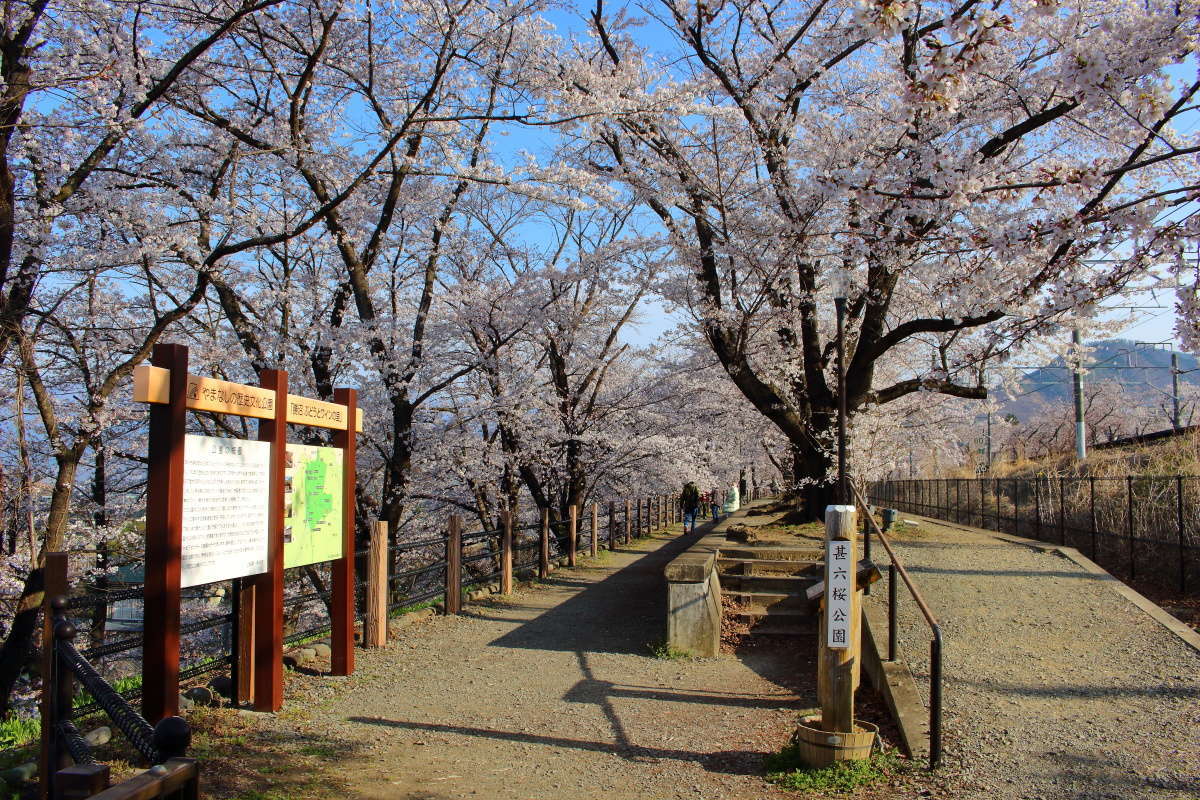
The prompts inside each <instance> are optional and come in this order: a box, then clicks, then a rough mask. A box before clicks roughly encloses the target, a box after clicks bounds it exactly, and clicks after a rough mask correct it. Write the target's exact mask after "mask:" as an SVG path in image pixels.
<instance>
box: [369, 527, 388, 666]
mask: <svg viewBox="0 0 1200 800" xmlns="http://www.w3.org/2000/svg"><path fill="white" fill-rule="evenodd" d="M387 543H388V524H387V523H386V522H384V521H383V520H379V521H377V522H376V523H375V524H374V525H373V526H371V548H370V552H369V553H368V555H367V619H366V622H365V624H364V627H363V646H364V647H383V646H384V645H385V644H387V601H388V570H387V554H388V549H387Z"/></svg>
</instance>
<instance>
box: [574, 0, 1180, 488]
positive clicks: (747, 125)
mask: <svg viewBox="0 0 1200 800" xmlns="http://www.w3.org/2000/svg"><path fill="white" fill-rule="evenodd" d="M643 10H644V12H645V13H646V15H647V22H646V23H645V24H646V25H647V26H649V27H650V28H651V29H652V31H653V35H654V36H656V37H660V38H666V39H668V40H669V41H670V42H671V43H672V44H673V48H672V50H671V51H670V52H669V53H664V52H661V51H660V52H655V51H652V50H651V49H650V48H649V47H648V46H647V45H646V44H644V42H646V41H648V40H650V39H651V36H649V35H647V34H645V33H639V32H637V30H636V27H637V26H636V23H635V21H634V19H633V17H632V16H631V15H630V11H629V10H628V9H624V8H622V9H618V10H617V11H615V12H612V11H609V10H608V9H607V8H606V7H605V5H604V4H603V2H599V3H597V5H596V6H595V9H594V11H593V12H592V14H591V19H590V22H591V31H590V33H591V36H590V38H587V39H581V40H578V41H577V42H576V43H575V50H576V59H575V61H573V62H572V63H571V64H570V65H569V66H568V67H566V68H564V70H563V74H562V76H561V89H560V91H559V94H558V96H559V97H560V98H561V102H564V103H566V102H570V103H574V104H575V105H576V107H577V108H581V109H586V110H587V111H588V112H589V113H591V114H595V115H597V116H595V117H588V118H586V119H583V120H581V121H579V122H578V124H577V125H576V126H575V127H574V128H573V129H572V131H571V133H572V134H574V135H575V136H577V137H578V138H577V142H578V149H577V156H578V158H577V161H578V163H579V165H580V166H583V167H586V168H588V169H590V170H591V171H592V172H593V174H595V175H597V176H603V177H605V178H608V179H610V180H613V181H618V182H620V183H621V184H623V185H624V186H625V187H626V189H627V191H628V192H629V193H630V195H631V196H632V197H635V198H637V199H638V200H640V201H641V202H642V203H644V204H645V205H646V206H647V207H648V208H650V209H651V210H652V211H653V212H654V213H655V214H656V215H657V217H658V218H659V220H660V221H661V224H662V226H663V228H664V229H665V231H666V233H667V237H668V240H669V242H670V244H671V246H672V248H673V252H674V258H673V262H674V266H675V267H676V269H677V274H678V280H677V282H676V284H675V285H674V287H673V289H672V290H671V291H670V292H669V296H670V297H671V298H672V299H674V300H675V301H676V302H678V303H679V304H681V305H683V306H686V307H687V308H689V309H690V310H691V312H692V313H693V314H694V316H695V318H696V321H697V323H698V325H699V326H700V327H701V329H702V330H703V331H704V334H705V336H706V338H707V339H708V342H709V344H710V346H711V348H712V350H713V352H714V353H715V354H716V355H717V357H718V358H719V359H720V361H721V363H722V365H723V366H724V368H725V370H726V371H727V373H728V374H729V376H730V378H731V379H732V380H733V381H734V383H736V384H737V386H738V387H739V388H740V389H741V391H742V392H743V393H744V394H745V396H746V397H747V398H748V399H749V400H750V401H751V402H752V403H753V404H754V406H755V407H756V408H758V410H759V411H760V412H761V413H762V414H764V415H765V416H767V417H768V418H769V419H771V420H772V422H773V423H774V424H775V425H776V426H778V427H779V429H780V430H781V431H782V432H783V433H784V434H785V435H786V436H787V438H788V440H789V441H790V443H791V445H792V449H793V461H794V468H795V474H796V477H797V478H798V479H800V481H801V482H802V483H807V484H809V486H810V487H813V488H811V489H810V490H809V491H808V501H809V507H810V508H814V509H819V508H820V507H822V506H823V505H824V503H825V497H826V493H825V491H824V490H823V488H822V484H823V481H824V480H825V478H826V475H827V473H828V471H829V466H830V448H829V441H830V436H831V432H832V430H833V427H834V418H835V409H836V401H835V397H834V376H833V372H832V369H833V352H834V345H833V335H832V334H833V330H832V328H833V325H832V318H833V313H832V312H833V305H834V304H833V297H834V296H837V295H841V296H845V297H846V298H847V308H848V327H849V332H848V367H847V375H846V379H847V386H848V395H849V405H850V407H851V409H852V410H853V411H854V412H857V411H859V410H861V409H865V408H868V407H870V406H875V405H883V404H887V403H890V402H894V401H897V400H899V399H901V398H904V397H907V396H910V395H912V394H914V393H925V392H934V393H941V394H946V395H950V396H956V397H962V398H983V397H985V396H986V393H987V392H986V388H985V387H984V385H983V383H982V381H981V376H982V367H983V365H984V364H985V363H986V362H987V361H988V360H990V359H996V358H1003V357H1005V356H1006V354H1008V353H1009V352H1011V351H1012V350H1013V349H1014V348H1019V347H1020V346H1021V345H1022V343H1023V342H1025V341H1027V340H1028V339H1029V338H1030V337H1031V336H1034V335H1035V334H1038V333H1042V332H1045V331H1046V330H1047V329H1048V328H1050V327H1053V326H1054V325H1058V324H1062V323H1064V322H1070V321H1072V320H1073V319H1075V318H1076V317H1078V316H1080V315H1086V314H1088V313H1090V309H1092V308H1094V307H1095V304H1096V303H1098V302H1099V301H1101V300H1103V299H1104V298H1105V297H1108V296H1111V295H1113V294H1114V293H1116V292H1119V291H1120V290H1121V288H1122V287H1123V286H1125V285H1126V284H1127V283H1128V282H1129V281H1130V280H1131V279H1132V278H1133V277H1135V276H1139V275H1142V274H1144V273H1145V271H1146V270H1147V269H1148V268H1150V267H1152V266H1153V265H1155V264H1157V263H1160V262H1161V261H1162V260H1163V259H1166V258H1168V257H1170V255H1171V254H1172V253H1174V252H1176V251H1177V250H1178V248H1179V243H1180V241H1181V240H1182V239H1183V238H1184V237H1186V236H1188V235H1189V231H1190V229H1189V228H1188V226H1187V224H1184V223H1179V222H1163V221H1161V219H1160V216H1161V215H1162V214H1163V213H1164V212H1166V211H1169V210H1170V209H1172V208H1174V207H1177V206H1178V205H1180V204H1184V203H1186V202H1188V201H1190V200H1191V199H1192V198H1193V197H1194V195H1195V192H1196V190H1197V185H1196V184H1195V180H1194V171H1193V170H1191V169H1190V168H1189V167H1188V165H1189V164H1190V163H1191V162H1190V158H1189V157H1190V156H1191V155H1193V154H1194V153H1195V152H1197V148H1198V145H1197V144H1196V143H1195V141H1194V137H1191V138H1189V137H1187V136H1185V135H1182V134H1181V133H1180V132H1179V131H1177V130H1176V127H1175V123H1176V122H1178V121H1179V120H1180V118H1181V117H1183V115H1185V114H1187V113H1189V111H1190V110H1191V109H1192V107H1193V106H1194V104H1195V98H1196V92H1197V90H1198V89H1200V82H1195V81H1183V82H1182V83H1177V82H1175V81H1173V80H1172V79H1171V78H1169V76H1168V75H1167V74H1166V73H1165V72H1164V69H1163V68H1164V67H1165V66H1166V65H1169V64H1181V63H1183V62H1184V60H1185V59H1186V58H1187V57H1188V55H1189V54H1190V53H1191V52H1193V49H1194V42H1195V35H1196V25H1197V14H1196V11H1197V9H1196V7H1195V4H1194V3H1187V2H1185V3H1175V2H1149V3H1144V4H1136V5H1134V4H1117V5H1111V4H1105V5H1096V4H1093V3H1086V2H1066V3H1055V2H1042V1H1041V0H1039V1H1038V2H1024V3H1016V4H1009V5H1005V6H1003V7H994V6H993V5H991V4H985V3H982V2H975V1H974V0H968V1H967V2H956V3H949V2H932V1H929V2H918V1H917V0H912V1H910V2H904V1H902V0H867V2H862V3H850V2H833V3H830V2H824V0H813V2H797V3H789V4H786V5H785V6H773V5H763V4H759V3H720V4H709V3H704V2H698V3H690V2H679V1H678V0H663V2H658V3H648V4H646V5H645V6H644V8H643ZM600 115H602V116H600ZM1100 256H1108V257H1107V258H1100Z"/></svg>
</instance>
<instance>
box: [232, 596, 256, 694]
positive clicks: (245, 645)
mask: <svg viewBox="0 0 1200 800" xmlns="http://www.w3.org/2000/svg"><path fill="white" fill-rule="evenodd" d="M241 585H242V588H241V590H240V591H241V598H240V599H239V600H238V617H239V619H238V625H237V629H238V641H237V643H236V644H235V646H236V647H237V654H236V655H237V660H238V669H237V677H238V680H237V684H238V685H237V686H236V687H234V691H236V692H237V704H238V705H241V704H242V703H253V702H254V594H255V592H254V581H253V579H242V581H241Z"/></svg>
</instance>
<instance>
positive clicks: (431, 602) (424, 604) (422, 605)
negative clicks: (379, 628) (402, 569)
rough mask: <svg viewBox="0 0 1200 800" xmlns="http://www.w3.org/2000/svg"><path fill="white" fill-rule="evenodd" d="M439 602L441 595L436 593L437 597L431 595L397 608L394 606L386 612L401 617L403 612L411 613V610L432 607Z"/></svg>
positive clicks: (391, 615)
mask: <svg viewBox="0 0 1200 800" xmlns="http://www.w3.org/2000/svg"><path fill="white" fill-rule="evenodd" d="M440 602H442V596H441V595H438V596H437V597H431V598H430V599H428V600H423V601H421V602H420V603H413V604H412V605H407V606H400V607H399V608H394V609H392V610H391V611H389V612H388V616H389V617H402V616H404V615H405V614H411V613H412V612H414V611H420V610H421V609H423V608H433V607H434V606H436V605H437V604H438V603H440Z"/></svg>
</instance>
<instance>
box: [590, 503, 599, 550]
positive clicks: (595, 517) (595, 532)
mask: <svg viewBox="0 0 1200 800" xmlns="http://www.w3.org/2000/svg"><path fill="white" fill-rule="evenodd" d="M599 535H600V511H599V509H597V508H596V504H595V503H592V558H595V557H596V550H597V549H598V548H599V542H597V541H596V537H598V536H599Z"/></svg>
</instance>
